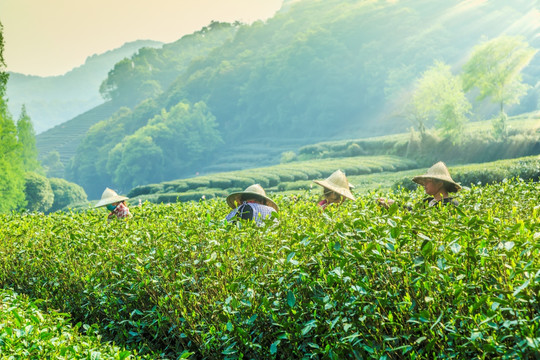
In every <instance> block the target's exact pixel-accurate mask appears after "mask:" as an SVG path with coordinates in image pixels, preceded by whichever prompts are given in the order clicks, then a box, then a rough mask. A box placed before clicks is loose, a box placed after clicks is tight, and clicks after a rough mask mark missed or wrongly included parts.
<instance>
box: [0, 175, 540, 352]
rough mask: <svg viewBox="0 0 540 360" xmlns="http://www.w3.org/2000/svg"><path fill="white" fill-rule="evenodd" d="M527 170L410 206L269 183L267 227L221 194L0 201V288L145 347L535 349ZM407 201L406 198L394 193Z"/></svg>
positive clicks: (533, 201)
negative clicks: (24, 203)
mask: <svg viewBox="0 0 540 360" xmlns="http://www.w3.org/2000/svg"><path fill="white" fill-rule="evenodd" d="M539 191H540V184H538V183H532V182H524V181H520V180H511V181H507V182H504V183H499V184H494V185H489V186H485V187H480V186H476V185H473V186H472V187H470V188H467V189H464V190H463V191H462V192H461V193H460V195H459V201H460V206H459V207H457V208H454V207H447V208H441V209H434V208H432V209H424V208H422V206H421V199H422V197H423V196H424V195H423V193H422V192H420V190H417V191H415V192H409V191H399V192H397V193H395V194H393V195H392V196H393V197H394V198H395V199H396V201H397V202H396V205H394V206H393V207H391V208H390V209H388V210H385V209H382V208H379V207H378V206H377V205H376V199H377V198H378V197H380V196H388V194H385V193H376V192H371V193H368V194H365V195H360V196H359V198H358V199H357V200H356V201H354V202H353V201H347V202H345V203H344V204H343V205H342V206H341V207H338V208H334V207H330V208H328V209H327V210H326V211H325V212H321V211H320V210H319V209H318V208H317V206H316V205H315V204H316V200H317V199H316V198H315V196H312V195H309V194H307V193H305V194H298V195H297V196H278V197H276V198H275V200H276V202H277V203H278V205H279V207H280V213H279V216H278V217H276V219H275V220H269V221H268V223H267V224H266V226H265V227H262V228H258V227H256V226H253V224H251V223H249V222H248V223H238V224H228V223H225V222H223V221H222V219H223V218H224V217H225V215H226V214H227V213H228V211H229V210H230V209H229V208H227V206H226V204H225V202H224V201H223V200H209V201H200V202H189V203H176V204H171V205H154V204H150V203H145V204H143V205H142V206H141V207H131V210H132V213H133V215H134V217H133V218H132V219H131V220H129V221H117V222H113V223H110V224H107V222H106V221H105V217H106V212H105V211H103V210H101V211H99V210H100V209H98V210H92V211H88V212H86V213H55V214H53V215H49V216H44V215H40V214H11V215H2V218H1V219H0V220H1V221H0V244H1V246H0V259H1V261H2V262H1V263H0V287H11V288H14V289H15V290H16V291H18V292H24V293H25V294H27V295H28V296H30V297H31V298H39V299H46V305H47V306H48V307H50V308H52V309H60V310H61V311H63V312H67V313H70V314H71V316H72V319H73V322H74V323H78V322H81V323H83V324H88V325H92V326H95V328H96V329H98V331H99V334H100V335H101V336H103V338H104V339H106V340H108V341H114V343H116V344H118V345H120V346H124V347H126V348H127V349H133V350H136V351H137V352H138V353H139V354H141V355H143V356H144V357H145V358H148V359H151V358H155V359H157V358H168V359H176V358H178V357H184V358H191V359H362V358H374V359H419V358H429V359H431V358H448V359H452V358H454V359H472V358H490V359H491V358H498V359H525V358H534V357H535V356H537V354H538V353H539V351H540V329H539V328H540V304H539V299H538V292H539V290H540V258H539V255H540V254H539V252H540V244H539V243H538V241H539V238H540V221H539V213H538V211H539V210H538V193H539ZM404 204H410V205H411V206H412V207H413V210H410V211H409V210H406V209H405V207H403V206H402V205H404Z"/></svg>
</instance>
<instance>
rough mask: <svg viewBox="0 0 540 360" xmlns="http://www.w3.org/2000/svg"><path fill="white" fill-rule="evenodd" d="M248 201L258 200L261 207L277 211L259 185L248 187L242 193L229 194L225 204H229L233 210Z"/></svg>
mask: <svg viewBox="0 0 540 360" xmlns="http://www.w3.org/2000/svg"><path fill="white" fill-rule="evenodd" d="M249 199H255V200H258V201H260V202H261V203H262V204H263V205H266V206H270V207H272V208H274V210H276V211H279V208H278V206H277V205H276V203H275V202H273V201H272V200H271V199H270V198H269V197H268V196H266V192H265V191H264V189H263V188H262V186H261V185H259V184H254V185H251V186H248V187H247V188H246V190H244V191H240V192H236V193H232V194H230V195H229V196H227V204H229V206H230V207H231V208H233V209H235V208H236V207H237V206H238V205H240V204H241V203H242V201H244V200H249Z"/></svg>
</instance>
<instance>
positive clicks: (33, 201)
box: [24, 172, 54, 212]
mask: <svg viewBox="0 0 540 360" xmlns="http://www.w3.org/2000/svg"><path fill="white" fill-rule="evenodd" d="M24 180H25V190H24V195H25V198H26V201H27V205H26V208H27V209H28V210H30V211H43V212H45V211H47V210H49V209H50V208H51V206H52V204H53V202H54V193H53V190H52V188H51V184H50V183H49V180H48V179H47V178H46V177H45V176H42V175H39V174H37V173H34V172H28V173H26V174H25V177H24Z"/></svg>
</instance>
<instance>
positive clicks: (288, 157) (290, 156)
mask: <svg viewBox="0 0 540 360" xmlns="http://www.w3.org/2000/svg"><path fill="white" fill-rule="evenodd" d="M294 160H296V153H295V152H294V151H286V152H284V153H282V154H281V159H280V161H279V163H280V164H285V163H288V162H291V161H294Z"/></svg>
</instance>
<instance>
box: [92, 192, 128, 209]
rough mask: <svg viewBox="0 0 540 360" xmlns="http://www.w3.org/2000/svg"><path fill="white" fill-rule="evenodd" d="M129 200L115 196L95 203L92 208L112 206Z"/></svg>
mask: <svg viewBox="0 0 540 360" xmlns="http://www.w3.org/2000/svg"><path fill="white" fill-rule="evenodd" d="M128 199H129V198H128V197H125V196H120V195H117V196H111V197H109V198H107V199H103V200H100V201H98V202H97V204H96V205H95V206H94V207H97V208H98V207H102V206H105V205H109V204H114V203H115V202H120V201H124V200H128Z"/></svg>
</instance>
